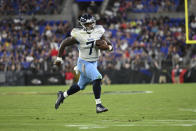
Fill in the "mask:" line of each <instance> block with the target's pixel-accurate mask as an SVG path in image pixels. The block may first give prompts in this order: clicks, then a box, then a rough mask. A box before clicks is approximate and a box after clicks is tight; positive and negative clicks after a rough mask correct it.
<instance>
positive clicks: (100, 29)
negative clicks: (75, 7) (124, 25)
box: [95, 25, 105, 34]
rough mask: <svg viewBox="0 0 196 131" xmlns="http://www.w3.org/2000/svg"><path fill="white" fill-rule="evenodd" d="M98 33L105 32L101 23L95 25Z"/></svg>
mask: <svg viewBox="0 0 196 131" xmlns="http://www.w3.org/2000/svg"><path fill="white" fill-rule="evenodd" d="M95 28H96V29H97V30H98V32H99V33H101V34H104V33H105V29H104V28H103V26H102V25H96V27H95Z"/></svg>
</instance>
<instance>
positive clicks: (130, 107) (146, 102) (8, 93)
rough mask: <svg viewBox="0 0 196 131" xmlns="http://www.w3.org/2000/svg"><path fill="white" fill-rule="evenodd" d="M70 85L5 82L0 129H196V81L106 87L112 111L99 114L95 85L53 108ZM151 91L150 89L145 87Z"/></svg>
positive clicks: (104, 99)
mask: <svg viewBox="0 0 196 131" xmlns="http://www.w3.org/2000/svg"><path fill="white" fill-rule="evenodd" d="M66 89H68V86H42V87H41V86H36V87H30V86H28V87H1V88H0V131H66V130H67V131H68V130H69V131H72V130H73V131H77V130H101V131H110V130H111V131H119V130H121V131H125V130H127V131H128V130H133V131H195V130H196V102H195V101H196V84H194V83H192V84H160V85H157V84H138V85H111V86H102V102H103V105H104V106H106V107H107V108H108V109H109V111H108V112H105V113H102V114H96V113H95V101H94V96H93V94H92V88H91V86H88V87H87V88H86V89H85V90H84V91H81V92H79V93H77V94H75V95H73V96H70V97H68V98H67V99H66V100H65V101H64V103H63V104H62V105H61V106H60V108H59V109H58V110H55V109H54V104H55V101H56V97H57V96H56V92H57V91H59V90H66ZM145 91H147V92H145Z"/></svg>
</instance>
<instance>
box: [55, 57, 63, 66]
mask: <svg viewBox="0 0 196 131" xmlns="http://www.w3.org/2000/svg"><path fill="white" fill-rule="evenodd" d="M54 64H55V65H57V66H58V67H60V66H61V65H62V64H63V59H62V58H61V57H57V58H56V60H55V61H54Z"/></svg>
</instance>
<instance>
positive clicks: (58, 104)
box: [55, 91, 65, 110]
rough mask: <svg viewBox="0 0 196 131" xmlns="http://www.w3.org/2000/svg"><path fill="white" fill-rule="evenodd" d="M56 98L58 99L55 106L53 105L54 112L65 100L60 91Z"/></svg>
mask: <svg viewBox="0 0 196 131" xmlns="http://www.w3.org/2000/svg"><path fill="white" fill-rule="evenodd" d="M57 96H58V98H57V101H56V104H55V109H56V110H57V109H58V108H59V106H60V104H61V103H63V101H64V99H65V97H64V96H63V92H62V91H59V92H58V93H57Z"/></svg>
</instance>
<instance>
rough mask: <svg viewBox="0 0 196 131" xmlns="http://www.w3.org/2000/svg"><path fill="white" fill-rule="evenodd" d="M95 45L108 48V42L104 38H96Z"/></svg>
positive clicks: (102, 48)
mask: <svg viewBox="0 0 196 131" xmlns="http://www.w3.org/2000/svg"><path fill="white" fill-rule="evenodd" d="M96 47H97V48H98V49H101V50H108V44H107V42H106V41H105V40H96Z"/></svg>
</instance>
